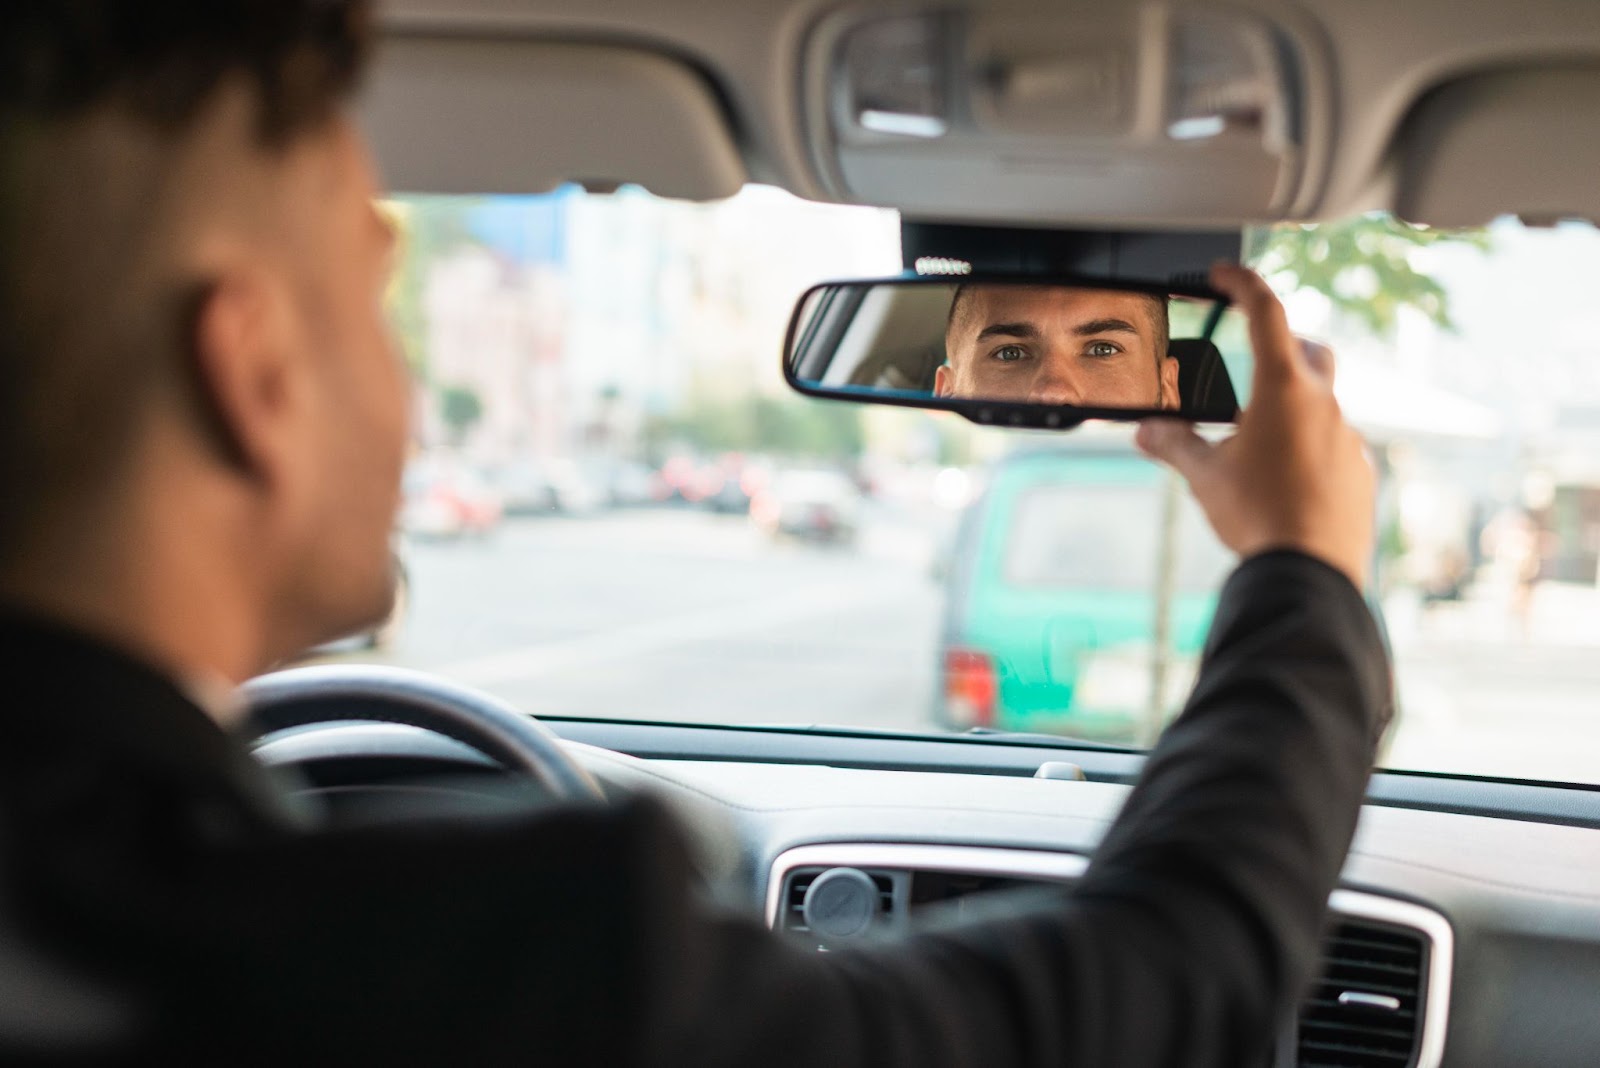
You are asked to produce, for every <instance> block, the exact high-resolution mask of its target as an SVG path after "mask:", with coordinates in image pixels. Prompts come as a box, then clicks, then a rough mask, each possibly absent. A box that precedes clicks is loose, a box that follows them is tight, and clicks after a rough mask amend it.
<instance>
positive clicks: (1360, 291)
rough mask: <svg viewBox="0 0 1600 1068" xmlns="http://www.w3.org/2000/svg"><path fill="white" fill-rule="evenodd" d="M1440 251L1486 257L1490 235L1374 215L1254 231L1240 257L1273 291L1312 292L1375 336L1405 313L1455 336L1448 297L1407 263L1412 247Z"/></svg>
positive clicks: (1391, 327)
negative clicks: (1465, 250) (1411, 311)
mask: <svg viewBox="0 0 1600 1068" xmlns="http://www.w3.org/2000/svg"><path fill="white" fill-rule="evenodd" d="M1440 245H1465V246H1470V247H1472V248H1476V249H1479V250H1482V251H1484V252H1487V251H1489V249H1490V241H1489V234H1488V232H1487V231H1484V230H1435V229H1432V228H1430V227H1426V226H1412V225H1411V224H1410V223H1407V222H1403V221H1401V220H1400V219H1396V218H1395V217H1394V216H1392V215H1389V214H1387V213H1382V212H1378V213H1373V214H1368V215H1358V216H1356V217H1354V218H1351V219H1341V220H1339V221H1337V222H1325V223H1284V224H1282V225H1279V226H1273V227H1265V228H1259V229H1255V230H1252V231H1250V232H1249V233H1248V234H1247V235H1246V256H1245V258H1246V260H1247V262H1250V263H1251V264H1252V265H1253V266H1254V267H1255V269H1256V270H1258V271H1260V272H1261V273H1262V274H1263V275H1264V276H1266V278H1267V280H1268V281H1270V282H1272V283H1273V284H1274V285H1275V286H1277V287H1279V288H1284V289H1311V290H1315V291H1316V292H1318V293H1321V294H1322V295H1323V296H1325V297H1327V298H1328V300H1329V301H1331V302H1332V304H1333V306H1334V308H1335V309H1337V311H1338V312H1340V313H1341V314H1343V315H1345V316H1348V317H1350V318H1353V319H1355V320H1356V321H1358V322H1360V323H1362V324H1364V325H1365V326H1366V327H1367V328H1368V329H1370V330H1371V331H1372V332H1373V333H1374V334H1380V335H1382V334H1388V333H1389V332H1390V331H1392V330H1393V329H1394V325H1395V321H1396V319H1397V318H1398V316H1399V312H1400V309H1401V308H1405V307H1411V308H1416V309H1417V310H1418V311H1420V312H1422V313H1423V314H1424V315H1426V316H1427V317H1428V318H1429V319H1431V320H1433V321H1434V322H1435V323H1437V324H1439V326H1441V327H1443V328H1444V329H1446V330H1454V329H1455V321H1454V320H1453V319H1452V318H1451V316H1450V295H1449V293H1447V292H1446V291H1445V289H1444V287H1443V286H1442V285H1440V284H1439V283H1438V281H1436V280H1435V279H1433V278H1432V277H1430V276H1428V275H1426V274H1424V273H1422V272H1421V271H1419V270H1417V269H1416V267H1415V266H1413V264H1412V260H1411V254H1412V253H1413V252H1415V251H1417V250H1418V249H1426V248H1433V247H1435V246H1440Z"/></svg>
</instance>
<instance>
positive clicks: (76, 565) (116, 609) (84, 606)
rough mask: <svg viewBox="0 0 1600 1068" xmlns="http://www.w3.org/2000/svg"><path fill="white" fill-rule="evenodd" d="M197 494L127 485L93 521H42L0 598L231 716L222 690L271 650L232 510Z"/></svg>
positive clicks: (261, 663)
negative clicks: (123, 655) (113, 649)
mask: <svg viewBox="0 0 1600 1068" xmlns="http://www.w3.org/2000/svg"><path fill="white" fill-rule="evenodd" d="M194 490H195V487H194V484H193V483H190V484H189V485H188V486H187V488H186V489H185V490H184V492H182V494H181V499H175V498H178V497H179V494H178V493H177V486H176V485H173V484H171V483H169V484H168V486H166V487H150V486H147V487H135V486H130V487H127V488H126V489H125V490H124V491H123V492H121V493H119V494H118V495H117V497H118V499H117V500H115V501H108V502H101V503H100V505H99V506H97V507H96V509H95V512H96V514H95V515H94V516H92V517H90V516H81V515H80V516H76V517H73V518H72V520H71V521H60V522H52V523H49V524H45V525H42V526H41V527H40V529H41V530H48V531H49V533H48V534H47V535H41V536H38V537H35V538H33V539H32V542H31V545H30V546H29V547H28V549H27V550H26V551H24V552H21V553H18V554H16V555H15V556H14V557H13V559H12V560H10V561H8V562H6V564H5V566H3V567H0V599H3V600H4V601H5V602H6V603H8V604H10V605H12V606H14V607H16V608H18V609H21V610H23V611H26V612H29V613H32V614H35V615H39V616H42V617H44V618H47V619H51V620H55V621H57V622H60V623H62V624H65V625H67V626H70V627H72V628H74V629H75V630H78V631H80V632H83V633H85V634H87V635H89V636H91V637H96V638H99V639H101V640H103V641H106V642H107V643H109V644H112V645H114V646H117V647H119V648H121V649H123V650H125V651H127V652H129V653H131V654H133V655H135V656H137V657H139V658H140V659H142V660H144V661H146V662H147V663H149V664H150V665H151V666H152V667H154V668H156V669H158V670H160V671H161V672H162V673H163V674H165V675H167V676H168V677H169V678H170V679H172V680H173V681H174V682H175V683H177V684H178V685H179V686H180V687H182V688H183V689H184V691H185V692H186V693H187V694H189V696H190V697H191V698H193V699H195V703H196V704H198V705H200V707H202V708H203V709H205V710H206V711H207V713H208V714H210V715H211V716H212V717H213V718H215V719H218V721H219V722H223V723H224V724H226V723H227V722H228V721H229V720H230V719H231V718H232V716H233V710H234V702H232V701H231V700H228V699H225V698H224V696H223V695H225V694H227V693H228V692H229V691H230V690H231V688H232V687H233V686H234V685H237V684H238V683H240V682H243V681H244V680H245V679H247V678H249V677H251V676H252V675H254V674H255V673H257V672H258V671H260V670H262V669H264V668H265V667H267V666H268V665H269V664H270V653H269V652H268V651H267V647H268V643H267V642H266V641H265V640H264V637H265V633H264V632H265V628H264V627H263V625H262V617H263V615H264V613H263V612H261V611H259V610H258V607H259V604H260V603H261V600H260V598H259V597H258V596H256V591H255V590H254V589H253V588H252V582H253V578H252V575H253V573H255V569H254V568H252V567H250V566H245V565H246V564H247V562H248V559H249V555H248V554H249V549H250V546H249V544H248V537H247V535H245V534H244V533H243V529H242V525H241V524H239V523H238V522H237V519H236V517H235V516H234V515H232V514H231V513H232V512H234V511H236V508H235V506H234V505H233V503H232V502H229V501H227V500H218V499H216V498H215V496H214V495H208V494H206V493H204V492H195V491H194ZM230 530H239V531H240V533H239V535H238V536H230V535H229V533H228V532H229V531H230Z"/></svg>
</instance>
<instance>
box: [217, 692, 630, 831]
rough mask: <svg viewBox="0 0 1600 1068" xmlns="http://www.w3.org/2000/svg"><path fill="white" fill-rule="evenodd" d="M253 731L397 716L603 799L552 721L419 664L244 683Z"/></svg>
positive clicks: (542, 780) (568, 791) (580, 795)
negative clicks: (431, 672) (428, 672)
mask: <svg viewBox="0 0 1600 1068" xmlns="http://www.w3.org/2000/svg"><path fill="white" fill-rule="evenodd" d="M242 693H243V696H244V699H245V702H246V704H247V707H248V712H247V714H246V721H245V729H246V731H247V732H248V733H249V734H250V735H251V736H253V737H261V736H263V735H267V734H272V733H274V732H276V731H283V730H289V729H290V728H294V727H311V726H316V725H319V724H331V723H348V722H349V721H351V720H361V721H375V722H379V723H398V724H401V725H404V726H408V727H420V728H422V729H423V730H428V731H432V732H434V733H436V734H442V735H444V736H445V737H446V738H449V739H452V740H453V741H456V742H460V743H461V744H463V745H466V746H468V747H469V748H471V749H473V750H476V751H477V752H478V753H481V754H483V755H484V756H486V757H488V758H489V759H491V760H493V761H495V762H496V763H498V764H500V765H501V766H502V767H505V768H507V769H509V770H511V771H513V772H521V773H525V774H527V775H529V776H531V777H532V778H533V779H534V780H535V781H536V782H537V783H539V785H540V786H542V787H543V788H544V789H545V790H546V791H548V792H549V794H550V795H551V796H552V797H555V798H557V799H560V800H569V801H578V800H604V796H605V795H604V794H603V793H602V792H601V790H600V786H599V784H598V783H596V782H595V780H594V778H593V777H592V776H590V774H589V773H588V772H587V771H586V770H584V768H583V767H582V766H580V765H579V764H578V763H577V762H576V761H575V760H573V759H572V757H571V756H570V755H568V754H567V752H566V750H565V749H563V748H562V745H561V740H560V739H559V738H557V737H556V736H555V734H554V733H552V732H551V730H550V728H548V727H546V726H544V725H543V724H541V723H539V722H538V721H536V720H535V719H533V717H531V716H528V715H526V714H524V713H522V712H519V711H517V709H515V708H513V707H511V706H510V705H508V704H506V703H505V702H504V701H501V700H499V699H498V698H494V697H490V696H489V695H488V694H484V693H479V692H478V691H477V690H472V689H469V688H467V687H465V686H461V685H458V684H457V683H453V682H450V681H448V680H446V679H441V678H437V677H435V676H433V675H426V674H423V673H422V672H420V671H408V670H405V669H402V668H393V667H381V666H376V665H367V664H330V665H320V666H316V667H303V668H290V669H289V670H287V671H278V672H274V673H273V674H271V675H263V676H261V677H260V678H257V679H253V680H251V681H250V682H248V683H246V684H245V685H244V687H243V690H242Z"/></svg>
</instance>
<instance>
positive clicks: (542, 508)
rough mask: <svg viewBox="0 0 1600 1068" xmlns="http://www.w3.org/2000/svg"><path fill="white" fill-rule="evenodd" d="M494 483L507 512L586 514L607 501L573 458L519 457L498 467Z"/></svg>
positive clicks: (514, 513) (525, 513)
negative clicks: (543, 458) (527, 458)
mask: <svg viewBox="0 0 1600 1068" xmlns="http://www.w3.org/2000/svg"><path fill="white" fill-rule="evenodd" d="M493 482H494V486H495V489H496V490H498V491H499V493H500V496H501V500H502V501H503V502H504V505H505V513H506V514H507V515H549V514H552V513H561V514H566V515H583V514H586V513H588V512H592V511H594V510H595V509H597V508H599V507H601V506H602V505H604V504H606V503H607V502H606V499H605V495H604V493H603V491H602V490H601V489H600V487H598V486H597V485H596V484H595V483H594V482H593V481H592V480H591V479H590V478H589V477H588V474H587V473H586V472H585V471H584V470H583V469H582V468H581V467H579V465H578V464H576V463H574V462H573V461H571V460H561V459H557V460H516V461H513V462H511V463H508V464H505V465H504V466H501V467H498V468H496V469H495V471H494V475H493Z"/></svg>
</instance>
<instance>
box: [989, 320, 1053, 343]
mask: <svg viewBox="0 0 1600 1068" xmlns="http://www.w3.org/2000/svg"><path fill="white" fill-rule="evenodd" d="M1038 336H1039V328H1038V327H1037V326H1034V325H1033V324H1032V323H990V324H989V325H988V326H986V327H984V328H983V329H982V330H979V331H978V340H979V341H987V340H988V339H989V338H992V337H1020V338H1023V339H1025V340H1026V339H1032V338H1036V337H1038Z"/></svg>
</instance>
